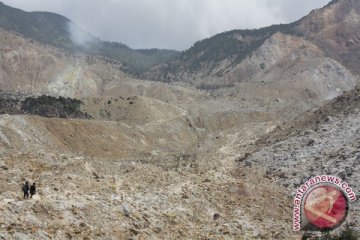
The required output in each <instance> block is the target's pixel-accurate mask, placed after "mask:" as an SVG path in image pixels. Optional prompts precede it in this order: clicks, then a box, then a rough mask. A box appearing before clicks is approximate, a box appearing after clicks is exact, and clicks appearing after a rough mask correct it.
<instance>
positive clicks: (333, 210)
mask: <svg viewBox="0 0 360 240" xmlns="http://www.w3.org/2000/svg"><path fill="white" fill-rule="evenodd" d="M348 209H349V203H348V199H347V198H346V197H345V195H344V193H343V192H342V191H340V190H339V189H337V188H335V187H332V186H328V185H323V186H319V187H316V188H314V189H313V190H311V191H310V192H309V194H308V195H307V197H306V199H305V203H304V211H305V215H306V217H307V219H308V220H309V222H310V223H311V224H312V225H313V226H314V227H315V228H317V229H318V230H330V229H333V228H336V227H337V226H339V225H340V224H341V223H343V221H344V220H345V218H346V216H347V212H348Z"/></svg>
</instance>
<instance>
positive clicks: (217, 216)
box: [213, 213, 221, 221]
mask: <svg viewBox="0 0 360 240" xmlns="http://www.w3.org/2000/svg"><path fill="white" fill-rule="evenodd" d="M220 217H221V215H220V214H219V213H215V214H214V217H213V219H214V221H216V220H218V219H219V218H220Z"/></svg>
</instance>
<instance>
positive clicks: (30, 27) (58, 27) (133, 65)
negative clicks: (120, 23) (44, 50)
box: [0, 2, 177, 74]
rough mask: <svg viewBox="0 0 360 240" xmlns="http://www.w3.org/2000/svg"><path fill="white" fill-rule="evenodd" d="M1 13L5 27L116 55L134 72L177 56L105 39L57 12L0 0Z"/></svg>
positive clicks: (77, 49) (43, 40)
mask: <svg viewBox="0 0 360 240" xmlns="http://www.w3.org/2000/svg"><path fill="white" fill-rule="evenodd" d="M0 15H1V18H0V27H1V28H4V29H6V30H11V31H15V32H17V33H20V34H22V35H23V36H24V37H26V38H30V39H33V40H35V41H38V42H40V43H43V44H47V45H51V46H54V47H57V48H62V49H65V50H67V51H71V52H80V53H85V54H92V55H101V56H104V57H108V58H112V59H114V60H117V61H120V62H121V63H122V64H124V65H126V66H127V68H126V69H127V71H128V72H131V73H133V74H138V73H140V72H142V71H144V70H145V69H147V68H148V67H151V66H153V65H156V64H159V63H162V62H166V61H167V60H169V59H171V58H172V57H173V56H175V55H177V52H176V51H172V50H159V49H151V50H133V49H131V48H129V47H128V46H126V45H124V44H121V43H113V42H106V41H101V40H100V39H99V38H95V37H93V36H92V35H90V34H89V33H87V32H85V31H83V30H82V29H80V28H79V27H78V26H76V25H75V23H73V22H71V20H69V19H67V18H65V17H63V16H61V15H58V14H55V13H50V12H25V11H22V10H20V9H16V8H12V7H9V6H7V5H5V4H3V3H2V2H0ZM77 36H80V37H81V38H79V37H77Z"/></svg>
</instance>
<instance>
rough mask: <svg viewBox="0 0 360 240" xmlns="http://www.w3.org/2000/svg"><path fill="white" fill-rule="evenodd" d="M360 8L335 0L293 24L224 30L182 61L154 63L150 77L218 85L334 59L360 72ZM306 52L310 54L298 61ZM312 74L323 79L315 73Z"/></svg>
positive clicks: (339, 65) (199, 44) (349, 1)
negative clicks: (359, 59)
mask: <svg viewBox="0 0 360 240" xmlns="http://www.w3.org/2000/svg"><path fill="white" fill-rule="evenodd" d="M359 8H360V3H359V1H355V0H354V1H352V0H340V1H332V2H331V3H330V4H329V5H327V6H325V7H324V8H322V9H318V10H314V11H312V12H311V13H310V14H309V15H308V16H305V17H304V18H303V19H301V20H299V21H297V22H294V23H291V24H284V25H274V26H271V27H266V28H261V29H257V30H234V31H230V32H225V33H221V34H219V35H216V36H214V37H212V38H209V39H205V40H202V41H199V42H197V43H195V44H194V46H193V47H192V48H190V49H189V50H187V51H185V52H183V53H182V54H181V55H180V56H179V57H178V58H177V59H176V60H173V61H171V62H169V63H165V64H162V65H159V66H156V67H154V68H153V69H152V70H150V71H149V72H148V73H147V74H145V77H148V78H152V79H155V80H162V81H186V82H191V83H193V84H195V85H197V86H198V87H200V88H205V89H206V88H208V89H216V88H222V87H229V86H233V85H234V84H238V83H242V82H244V81H254V80H261V79H263V78H264V77H265V78H266V72H272V68H273V67H276V66H282V65H283V63H284V62H288V61H289V59H290V60H292V63H293V64H291V65H290V66H287V67H286V68H285V67H282V69H283V70H284V71H286V72H287V73H289V72H290V73H291V74H288V75H283V76H278V75H277V76H278V78H280V79H285V78H286V79H289V78H297V74H298V72H299V71H301V72H304V71H305V70H306V65H308V64H309V65H312V62H313V61H316V60H320V61H324V62H325V61H331V62H332V63H333V64H332V65H334V64H335V65H336V66H335V69H337V68H346V69H348V70H350V71H351V72H352V74H354V75H358V74H359V72H358V68H357V65H358V55H359V52H358V46H359V44H357V43H358V38H359V37H358V33H357V32H358V31H357V29H359V28H360V25H359V21H358V19H360V15H359V13H360V11H359ZM279 36H283V37H279ZM280 46H281V47H280ZM309 53H310V54H309ZM300 56H305V59H303V60H304V61H302V64H303V65H300V66H298V65H297V64H296V63H297V62H299V61H300V59H301V58H300ZM299 58H300V59H299ZM294 60H297V61H294ZM307 61H309V62H307ZM293 67H297V68H298V69H297V71H296V72H292V71H288V68H293ZM290 70H291V69H290ZM264 73H265V74H264ZM334 74H336V71H334ZM292 75H293V76H292ZM306 78H308V79H309V81H312V82H313V83H315V82H318V81H317V80H318V79H317V78H314V77H313V76H311V75H310V76H307V77H306ZM273 81H274V82H275V79H274V80H273Z"/></svg>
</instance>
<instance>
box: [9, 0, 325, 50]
mask: <svg viewBox="0 0 360 240" xmlns="http://www.w3.org/2000/svg"><path fill="white" fill-rule="evenodd" d="M3 1H4V3H5V4H8V5H11V6H15V7H18V8H22V9H25V10H29V11H33V10H46V11H51V12H56V13H59V14H62V15H64V16H66V17H68V18H70V19H71V20H73V21H74V22H75V23H76V24H77V25H79V26H81V28H83V29H85V30H86V31H88V32H90V33H91V34H92V35H94V36H98V37H100V38H102V39H104V40H110V41H117V42H122V43H125V44H127V45H129V46H131V47H133V48H153V47H157V48H171V49H185V48H188V47H190V46H191V45H192V44H193V43H194V42H195V41H197V40H200V39H203V38H206V37H210V36H212V35H214V34H217V33H220V32H223V31H227V30H231V29H244V28H258V27H263V26H268V25H271V24H275V23H287V22H291V21H295V20H297V19H299V18H301V17H302V16H304V15H305V14H307V13H308V12H309V11H310V10H311V9H313V8H318V7H321V6H323V5H325V4H326V3H328V2H329V0H317V1H314V0H76V1H74V0H52V1H49V0H3Z"/></svg>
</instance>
